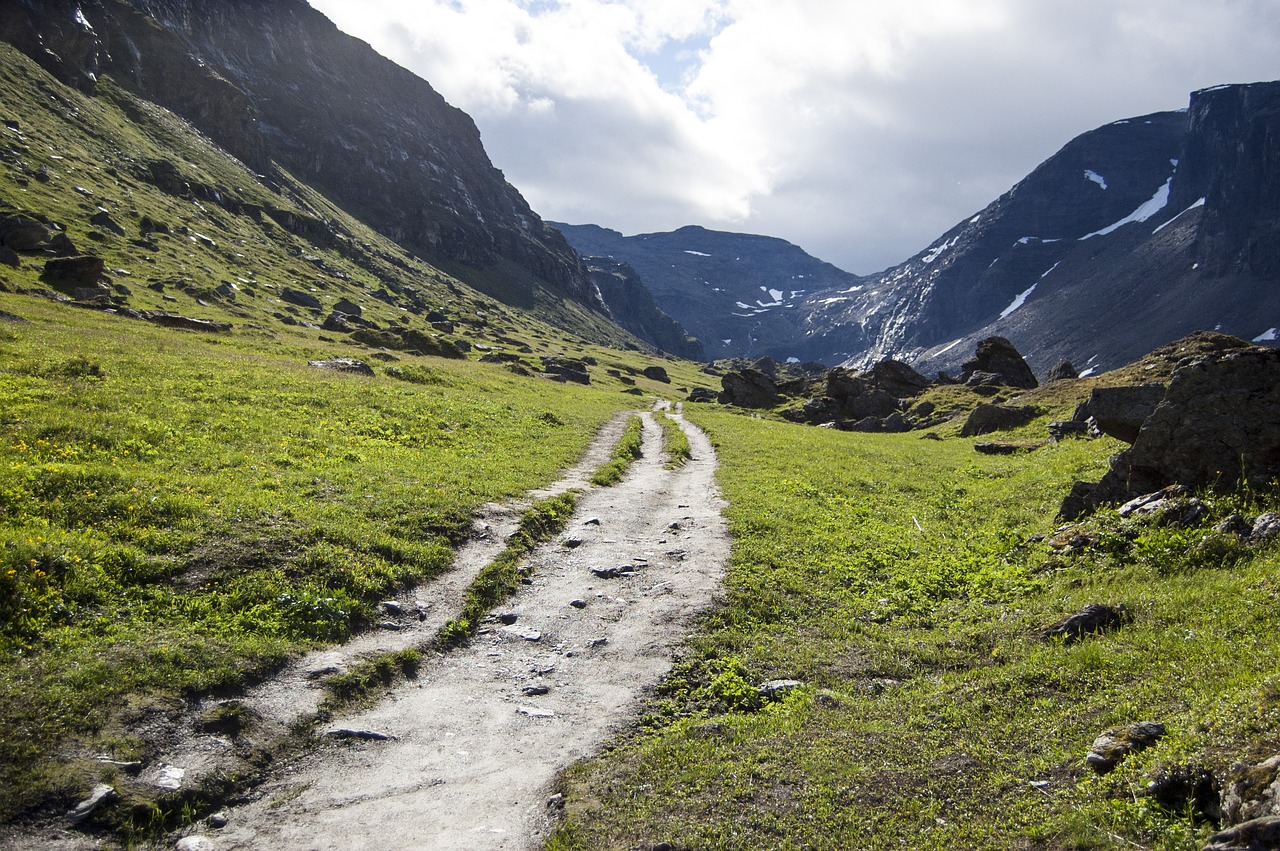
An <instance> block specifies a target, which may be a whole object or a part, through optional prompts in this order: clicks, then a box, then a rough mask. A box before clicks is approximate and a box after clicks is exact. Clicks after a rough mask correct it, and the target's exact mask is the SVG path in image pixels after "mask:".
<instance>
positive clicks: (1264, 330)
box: [811, 83, 1280, 371]
mask: <svg viewBox="0 0 1280 851" xmlns="http://www.w3.org/2000/svg"><path fill="white" fill-rule="evenodd" d="M1277 135H1280V83H1258V84H1253V85H1233V86H1219V87H1215V88H1213V89H1206V90H1203V91H1199V92H1195V93H1194V94H1193V95H1192V96H1191V101H1190V106H1189V108H1188V109H1187V110H1185V111H1182V112H1171V113H1156V114H1153V115H1148V116H1143V117H1140V118H1133V119H1127V120H1122V121H1117V122H1114V123H1112V124H1109V125H1107V126H1105V127H1102V128H1099V129H1097V130H1094V131H1091V132H1089V133H1086V134H1084V135H1082V136H1080V137H1078V138H1077V139H1075V140H1073V141H1072V142H1070V143H1068V144H1067V145H1066V146H1065V147H1064V148H1063V149H1062V150H1061V151H1059V152H1058V153H1057V154H1055V155H1054V156H1053V157H1051V158H1050V159H1049V160H1047V161H1046V162H1045V163H1043V164H1042V165H1041V166H1040V167H1038V168H1037V169H1036V170H1035V171H1033V172H1032V174H1031V175H1029V176H1028V177H1027V178H1026V179H1024V180H1023V181H1022V182H1020V183H1019V184H1018V185H1016V186H1015V187H1013V188H1012V189H1011V190H1010V191H1009V192H1007V193H1005V194H1004V195H1002V196H1001V197H1000V198H998V199H997V200H996V201H995V202H993V203H992V204H991V205H989V206H988V207H987V208H986V209H984V210H982V211H981V212H980V213H978V214H977V215H975V216H973V217H972V218H970V219H968V220H966V221H965V222H962V223H961V224H959V225H957V226H956V227H955V228H953V229H952V230H950V231H948V232H947V233H946V234H944V235H943V236H942V237H940V238H939V239H938V240H935V242H934V243H933V244H932V245H930V247H929V248H928V249H926V250H925V251H923V252H921V253H919V254H917V255H916V256H915V257H913V258H911V259H910V260H908V261H906V262H905V263H903V264H900V265H899V266H896V267H894V268H892V269H889V270H886V271H885V272H883V273H881V274H880V275H878V276H873V280H872V281H871V282H870V283H869V285H868V291H869V292H878V296H876V297H875V298H863V299H862V300H860V301H859V300H854V301H851V302H850V303H848V304H846V305H831V306H830V307H829V308H828V312H826V313H823V312H821V311H819V312H815V313H814V314H813V316H812V318H811V322H812V324H813V326H814V327H815V329H816V330H817V333H816V334H815V336H817V337H821V338H823V339H825V340H826V341H828V343H829V347H830V348H834V347H835V345H836V344H839V343H841V342H844V343H845V344H846V345H847V344H848V343H849V342H854V343H860V347H857V346H847V347H846V348H842V349H836V352H835V353H837V354H846V358H847V360H848V361H849V362H851V363H862V364H867V363H871V362H874V361H875V360H877V359H879V358H880V357H885V356H894V357H897V358H899V359H902V360H906V361H909V362H911V363H912V364H913V365H914V366H916V368H918V369H921V370H923V371H937V370H941V369H954V368H955V367H956V366H957V365H958V363H959V361H960V360H961V359H962V358H963V353H964V352H965V351H966V350H967V349H968V348H970V346H971V345H972V344H973V343H974V341H975V340H977V339H981V338H983V337H986V336H990V335H993V334H999V335H1003V336H1006V337H1009V338H1010V339H1011V340H1013V341H1014V342H1015V343H1016V344H1017V345H1018V347H1019V349H1020V350H1021V351H1023V352H1024V354H1025V355H1026V356H1027V358H1028V360H1029V361H1030V362H1031V363H1032V364H1033V366H1035V367H1036V368H1037V369H1039V370H1044V369H1047V368H1048V366H1050V365H1051V364H1053V363H1055V362H1057V361H1058V360H1060V359H1064V358H1065V359H1069V360H1071V361H1073V362H1075V363H1076V364H1077V365H1078V366H1080V367H1081V369H1083V370H1085V371H1088V370H1090V369H1095V370H1100V369H1109V368H1112V367H1115V366H1117V365H1119V364H1122V363H1126V362H1128V361H1130V360H1132V359H1133V358H1135V357H1137V356H1139V355H1140V354H1141V353H1142V352H1143V351H1146V350H1148V349H1150V348H1151V347H1152V346H1153V345H1155V344H1158V343H1160V342H1161V341H1164V340H1169V339H1174V338H1177V337H1179V336H1183V335H1185V334H1187V333H1190V332H1191V331H1193V330H1196V329H1200V328H1207V329H1215V330H1220V331H1222V332H1224V333H1230V334H1234V335H1236V336H1240V337H1243V338H1245V339H1254V340H1256V341H1258V342H1266V341H1269V340H1270V339H1271V338H1273V337H1274V335H1275V332H1274V330H1271V329H1272V326H1274V325H1276V324H1280V292H1277V290H1276V288H1275V286H1274V283H1275V282H1276V279H1277V275H1278V273H1280V264H1278V263H1277V260H1276V254H1277V247H1276V246H1277V245H1278V244H1280V225H1278V224H1277V221H1278V219H1280V203H1278V202H1277V201H1278V197H1277V196H1278V193H1280V174H1278V173H1277V171H1276V165H1275V161H1274V160H1275V157H1274V152H1275V150H1276V145H1277V141H1276V140H1277Z"/></svg>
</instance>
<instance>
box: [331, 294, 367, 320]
mask: <svg viewBox="0 0 1280 851" xmlns="http://www.w3.org/2000/svg"><path fill="white" fill-rule="evenodd" d="M333 309H334V311H336V312H338V313H345V314H346V315H347V316H353V317H355V318H356V319H359V318H360V317H361V316H363V315H364V308H363V307H361V306H360V305H358V304H356V303H355V302H354V301H352V300H351V299H349V298H340V299H338V301H337V303H336V304H335V305H334V306H333Z"/></svg>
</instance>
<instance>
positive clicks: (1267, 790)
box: [1222, 754, 1280, 824]
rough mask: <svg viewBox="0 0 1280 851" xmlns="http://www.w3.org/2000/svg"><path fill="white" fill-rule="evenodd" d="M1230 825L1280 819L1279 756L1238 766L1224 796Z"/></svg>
mask: <svg viewBox="0 0 1280 851" xmlns="http://www.w3.org/2000/svg"><path fill="white" fill-rule="evenodd" d="M1222 817H1223V819H1224V820H1225V821H1226V822H1227V824H1240V823H1241V822H1246V821H1252V820H1253V819H1258V818H1267V817H1280V754H1277V755H1276V756H1273V757H1271V758H1270V759H1268V760H1265V761H1263V762H1260V763H1258V764H1256V765H1239V764H1237V765H1235V766H1233V767H1232V769H1231V774H1230V775H1229V776H1228V777H1227V787H1226V789H1225V790H1223V793H1222Z"/></svg>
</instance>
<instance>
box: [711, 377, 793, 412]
mask: <svg viewBox="0 0 1280 851" xmlns="http://www.w3.org/2000/svg"><path fill="white" fill-rule="evenodd" d="M720 385H721V387H723V388H724V389H723V390H721V391H720V397H719V400H720V403H721V404H722V405H737V406H738V407H740V408H772V407H773V406H774V405H776V404H778V403H779V402H780V401H782V397H781V396H780V395H778V388H777V387H776V386H775V385H774V383H773V382H772V381H770V380H769V377H768V376H766V375H765V374H764V373H762V372H759V371H757V370H754V369H744V370H742V371H741V372H728V373H725V375H724V376H723V377H721V379H720Z"/></svg>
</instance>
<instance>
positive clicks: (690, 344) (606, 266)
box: [584, 257, 705, 360]
mask: <svg viewBox="0 0 1280 851" xmlns="http://www.w3.org/2000/svg"><path fill="white" fill-rule="evenodd" d="M584 260H585V261H586V263H587V271H588V272H590V274H591V282H592V283H593V284H595V286H596V289H597V290H598V291H599V293H600V297H601V298H602V299H604V303H605V305H606V306H607V307H608V308H609V312H610V313H612V314H613V317H614V320H615V321H616V322H617V323H618V324H619V325H621V326H622V327H623V328H625V329H626V330H628V331H630V332H631V333H632V334H635V335H636V337H638V338H640V339H641V340H643V341H644V342H646V343H649V344H650V345H652V346H653V347H654V348H657V349H660V350H662V351H664V352H667V353H669V354H673V355H675V356H676V357H682V358H688V359H689V360H702V359H703V357H705V352H704V351H703V348H702V343H701V341H699V340H698V338H697V337H690V336H689V335H688V334H686V333H685V330H684V328H683V327H682V326H681V325H680V323H679V322H677V321H676V320H674V319H672V318H671V317H670V316H668V315H667V314H666V313H664V312H663V311H662V310H661V309H659V308H658V306H657V305H656V304H654V301H653V295H652V293H650V292H649V290H648V288H647V287H646V286H645V285H644V282H643V281H641V280H640V276H639V274H637V273H636V270H635V269H632V268H631V267H630V266H628V265H627V264H626V263H622V262H620V261H617V260H613V259H611V258H608V257H586V258H584Z"/></svg>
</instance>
